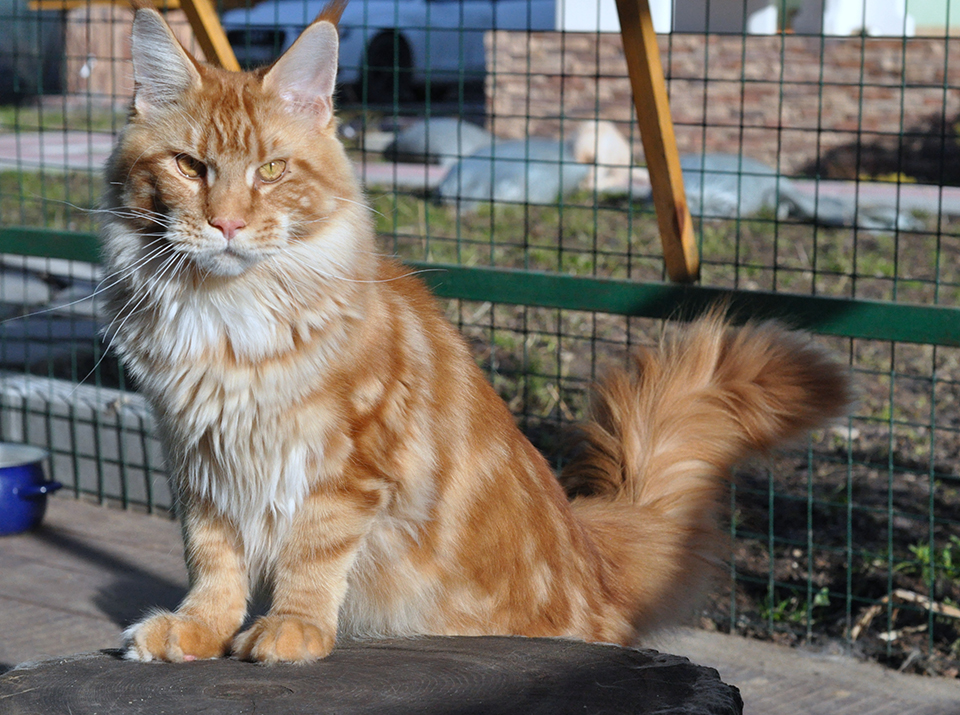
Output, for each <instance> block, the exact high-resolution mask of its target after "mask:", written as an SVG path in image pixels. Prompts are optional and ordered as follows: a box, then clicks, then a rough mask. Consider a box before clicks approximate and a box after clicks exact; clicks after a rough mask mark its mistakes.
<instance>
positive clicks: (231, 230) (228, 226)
mask: <svg viewBox="0 0 960 715" xmlns="http://www.w3.org/2000/svg"><path fill="white" fill-rule="evenodd" d="M209 223H210V225H211V226H214V227H215V228H219V229H220V232H221V233H222V234H223V237H224V238H225V239H227V240H228V241H230V240H232V239H233V238H234V237H235V236H236V235H237V233H239V232H240V229H241V228H243V227H244V226H246V225H247V222H246V221H244V220H243V219H242V218H212V219H210V221H209Z"/></svg>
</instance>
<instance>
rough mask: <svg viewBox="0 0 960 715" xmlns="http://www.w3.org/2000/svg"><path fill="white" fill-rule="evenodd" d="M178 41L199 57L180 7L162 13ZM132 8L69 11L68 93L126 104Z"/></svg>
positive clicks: (111, 6)
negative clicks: (164, 13) (164, 14)
mask: <svg viewBox="0 0 960 715" xmlns="http://www.w3.org/2000/svg"><path fill="white" fill-rule="evenodd" d="M166 18H167V22H169V23H170V27H171V28H172V29H173V31H174V33H175V34H176V35H177V37H178V38H179V39H180V41H181V42H182V43H183V44H184V45H185V46H186V47H187V48H188V49H190V51H191V52H192V53H193V54H194V56H196V57H199V58H200V59H203V51H202V50H200V48H199V47H198V46H197V43H196V41H195V40H194V37H193V31H192V30H191V29H190V25H189V23H188V22H187V18H186V16H185V15H184V14H183V12H182V11H181V10H171V11H169V12H167V13H166ZM132 25H133V10H132V9H130V8H128V7H124V6H123V5H119V4H118V5H114V4H95V5H86V6H84V7H79V8H76V9H73V10H70V11H69V12H68V13H67V22H66V41H65V53H66V70H65V72H66V77H65V81H64V84H65V85H66V91H67V93H68V94H83V95H88V96H91V97H93V98H94V99H99V100H103V101H105V102H114V103H117V104H120V105H123V104H126V103H127V102H128V101H129V100H130V97H131V96H132V95H133V66H132V65H131V64H130V28H131V27H132Z"/></svg>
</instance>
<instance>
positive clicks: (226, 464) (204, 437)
mask: <svg viewBox="0 0 960 715" xmlns="http://www.w3.org/2000/svg"><path fill="white" fill-rule="evenodd" d="M313 377H314V379H316V376H315V375H314V376H313ZM149 383H150V385H149V387H150V388H151V389H149V392H150V393H151V394H152V395H153V401H154V404H155V405H156V407H157V408H158V409H157V412H158V414H159V415H160V416H161V426H162V429H163V433H164V438H165V442H166V446H167V451H168V455H169V458H170V460H171V462H172V463H171V464H170V467H171V474H172V475H173V478H174V487H175V489H176V490H177V492H178V493H180V494H183V493H184V492H188V493H189V494H190V497H191V498H194V499H197V498H198V499H200V500H202V501H204V502H206V503H208V504H210V505H211V506H212V507H213V508H214V509H215V511H217V512H219V513H220V514H222V515H223V516H224V517H226V518H227V520H228V521H229V522H230V523H232V524H233V525H234V527H235V528H236V530H237V532H238V535H239V537H240V540H241V542H242V544H243V548H244V552H245V555H246V557H247V561H248V563H249V564H250V565H251V566H252V567H253V568H254V569H257V570H259V569H260V568H262V567H263V566H264V565H266V564H267V563H268V562H269V561H270V560H271V558H272V556H273V555H274V554H275V552H276V549H277V548H278V547H279V544H280V542H281V541H282V538H283V535H284V533H285V531H286V529H287V528H288V527H289V525H290V523H291V522H292V520H293V518H294V516H295V515H296V513H297V510H298V509H299V508H300V506H301V505H302V503H303V501H304V499H305V498H306V497H307V495H308V494H309V492H310V490H311V489H312V488H314V487H315V486H316V484H317V483H318V482H319V481H321V480H323V479H324V477H325V475H327V474H329V473H332V471H335V470H336V469H337V466H338V465H337V463H338V462H339V459H340V457H338V453H339V452H342V451H343V450H342V436H341V435H339V432H338V430H337V428H336V424H337V419H336V411H335V408H334V407H333V406H332V405H330V404H327V403H325V401H324V400H323V399H321V398H320V397H318V396H317V395H309V394H305V393H304V384H305V376H304V375H303V374H302V372H301V371H299V370H296V369H294V368H293V367H292V366H287V367H286V368H285V369H282V370H281V369H277V370H274V369H271V368H270V367H269V365H260V366H254V365H250V366H245V367H241V366H237V365H227V364H225V363H224V362H223V361H202V360H201V361H197V362H193V363H190V364H189V366H186V365H184V364H181V365H180V367H179V368H178V369H171V370H169V371H158V372H155V373H154V374H153V375H152V376H151V377H150V379H149ZM331 443H334V446H331ZM336 445H341V447H340V448H338V447H337V446H336Z"/></svg>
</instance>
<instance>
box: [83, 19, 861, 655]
mask: <svg viewBox="0 0 960 715" xmlns="http://www.w3.org/2000/svg"><path fill="white" fill-rule="evenodd" d="M341 7H342V4H340V3H335V4H334V5H333V6H332V7H331V9H330V10H328V11H327V12H326V14H324V15H321V17H320V18H319V19H318V20H317V22H315V23H314V24H313V25H312V26H311V27H310V28H308V30H307V31H305V33H304V36H302V37H301V39H300V40H298V42H297V44H296V45H294V47H293V48H292V49H291V50H290V51H289V52H288V53H287V54H286V55H285V56H284V57H283V58H281V59H280V60H279V61H278V62H277V63H275V64H274V65H273V66H272V67H270V68H266V69H263V70H260V71H257V72H252V73H236V74H233V73H228V72H224V71H222V70H218V69H215V68H212V67H209V66H206V65H203V64H201V63H198V62H196V61H195V60H193V59H192V58H191V57H189V55H187V53H186V52H185V51H184V50H183V49H182V48H181V47H180V45H179V44H178V43H177V42H176V40H175V39H174V38H173V36H172V34H170V32H169V30H168V29H167V27H166V25H165V24H164V22H163V20H162V19H161V17H160V16H159V15H158V14H157V13H156V12H155V11H154V10H152V9H149V8H140V9H139V10H138V11H137V14H136V19H135V22H134V35H133V56H134V65H135V76H136V86H137V90H136V98H135V101H134V104H133V108H132V111H131V116H130V120H129V123H128V125H127V127H126V128H125V129H124V131H123V134H122V136H121V138H120V140H119V142H118V145H117V148H116V150H115V152H114V154H113V156H112V158H111V161H110V164H109V167H108V173H107V177H108V187H107V191H106V194H105V206H104V208H105V211H106V214H107V219H106V220H105V223H104V227H103V231H102V235H103V245H104V255H105V258H106V262H107V265H108V266H109V268H110V271H111V276H112V277H111V279H110V282H111V297H110V306H111V311H112V314H113V315H112V322H111V325H110V329H109V332H110V334H111V339H112V340H113V341H114V344H115V345H116V346H117V348H118V349H119V350H120V352H121V353H122V355H123V358H124V360H125V362H126V364H127V366H128V367H129V369H130V371H131V372H132V374H133V375H134V376H135V378H136V379H137V381H138V382H139V384H140V386H141V389H142V390H143V391H144V393H145V394H147V395H148V396H149V398H150V400H151V401H152V404H153V406H154V409H155V412H156V415H157V417H158V420H159V424H160V431H161V434H162V437H163V441H164V444H165V447H166V450H167V455H168V463H169V467H170V472H171V478H172V483H173V485H174V488H175V492H176V494H177V498H178V506H179V512H180V517H181V519H182V522H183V533H184V540H185V552H186V559H187V564H188V568H189V572H190V591H189V593H188V595H187V597H186V598H185V600H184V602H183V603H182V604H181V605H180V607H179V608H178V609H177V611H176V612H175V613H170V612H155V613H153V614H151V615H149V616H148V617H147V618H145V619H144V620H142V621H141V622H139V623H137V624H135V625H133V626H131V627H130V628H129V629H128V630H127V631H126V633H125V641H126V648H127V654H128V657H130V658H132V659H135V660H153V659H161V660H171V661H182V660H192V659H196V658H211V657H218V656H222V655H225V654H228V653H230V652H233V653H235V654H237V655H238V656H240V657H243V658H248V659H252V660H259V661H266V662H274V661H307V660H311V659H314V658H318V657H323V656H325V655H326V654H327V653H329V652H330V650H331V649H332V648H333V646H334V643H335V641H336V639H337V638H338V636H339V637H348V636H373V635H414V634H521V635H530V636H565V637H572V638H582V639H587V640H594V641H607V642H616V643H631V642H634V641H635V639H636V638H637V637H638V636H640V635H642V634H643V633H644V632H647V631H649V630H651V629H653V628H656V627H658V626H661V625H663V624H666V623H669V622H672V621H675V620H677V619H678V618H681V617H683V616H684V615H685V610H686V609H685V606H686V605H689V604H690V603H692V602H693V601H694V600H695V598H696V596H697V595H698V594H700V593H701V592H702V591H703V588H704V582H705V580H706V574H707V572H708V571H709V569H708V568H705V567H706V566H708V565H709V564H710V563H712V562H715V561H716V560H717V559H718V558H720V557H721V556H722V553H720V551H721V549H720V548H719V546H718V545H719V544H721V543H722V540H721V539H720V538H718V536H717V533H716V527H715V512H716V510H717V503H718V496H719V495H720V494H721V493H722V490H723V485H724V481H725V479H726V478H727V475H728V473H729V471H730V468H731V467H732V465H733V464H735V463H736V462H737V461H739V460H740V459H742V458H744V457H745V456H747V455H749V454H751V453H754V452H758V451H761V452H762V451H766V450H769V449H772V448H774V447H776V446H777V445H778V444H779V443H780V442H781V441H783V440H785V439H792V438H796V437H798V436H801V435H802V434H803V433H804V432H805V431H806V430H808V429H811V428H813V427H816V426H817V425H820V424H822V423H823V422H824V421H826V420H828V419H830V418H832V417H835V416H837V415H839V414H841V413H842V412H843V410H844V408H845V405H846V401H847V382H846V376H845V373H844V371H843V370H842V369H841V368H840V367H838V366H836V365H834V364H833V363H832V362H830V361H829V360H828V359H827V358H825V357H824V356H823V355H822V354H821V353H820V352H819V351H818V350H817V349H816V348H815V347H813V346H811V345H810V344H808V343H807V342H806V341H804V340H803V339H802V338H800V337H797V336H795V335H792V334H789V333H787V332H785V331H783V330H781V329H779V328H776V327H775V326H771V325H760V326H753V327H748V328H746V329H743V330H740V331H733V330H731V329H730V328H729V327H728V326H727V325H725V324H724V322H723V320H721V319H720V318H719V317H716V316H714V317H711V318H708V319H706V320H704V321H701V322H699V323H697V324H695V325H694V326H692V327H691V328H689V329H687V330H685V331H682V332H681V333H680V334H679V335H678V337H676V338H674V339H673V340H672V341H669V342H667V343H665V345H664V346H663V348H662V349H661V350H660V351H652V352H649V353H645V354H643V355H641V356H639V357H638V359H637V363H636V369H635V370H634V371H632V372H626V373H623V374H618V375H612V376H610V377H609V378H608V379H607V380H606V382H604V383H603V384H602V385H601V386H600V388H599V390H598V399H597V402H596V409H595V419H594V421H593V422H592V423H591V424H589V425H587V426H585V427H584V431H583V441H582V444H581V445H580V448H579V451H578V456H577V458H576V459H575V460H574V462H573V463H572V464H571V466H570V467H569V468H568V470H567V471H566V472H565V474H564V475H563V478H564V479H565V480H566V482H567V484H568V486H569V488H570V490H571V491H573V492H575V493H577V494H579V495H580V496H578V497H577V498H575V499H574V500H573V501H572V502H571V501H570V500H568V498H567V496H566V493H565V492H564V489H563V488H562V487H561V484H560V482H559V481H558V480H557V478H556V477H555V475H554V474H553V473H552V471H551V470H550V468H549V466H548V465H547V463H546V462H545V460H544V459H543V457H542V456H541V455H540V454H538V453H537V452H536V450H535V449H534V448H533V447H532V446H531V445H530V443H529V442H528V441H527V440H526V439H525V438H524V437H523V435H522V434H521V433H520V432H519V430H518V429H517V427H516V425H515V424H514V421H513V419H512V417H511V415H510V413H509V412H508V410H507V408H506V407H505V405H504V404H503V403H502V401H501V400H500V399H499V398H498V397H497V395H496V394H495V392H494V391H493V389H492V388H491V387H490V385H489V384H488V383H487V381H486V380H485V378H484V376H483V375H482V373H481V372H480V370H479V369H478V368H477V367H476V365H475V363H474V361H473V359H472V358H471V355H470V353H469V351H468V349H467V347H466V345H465V343H464V342H463V340H462V339H461V338H460V337H459V335H458V334H457V332H456V331H455V330H454V329H453V328H452V327H451V326H450V325H449V324H448V323H447V322H446V321H445V319H444V318H443V316H442V315H441V313H440V311H439V310H438V308H437V307H436V305H435V303H434V301H433V299H432V297H431V296H430V295H429V294H428V292H427V291H426V290H425V288H424V287H423V286H422V285H421V284H420V282H419V281H417V280H416V279H415V278H413V277H411V276H408V275H406V274H405V271H404V269H403V268H402V267H401V266H399V265H398V264H395V263H394V262H392V261H390V260H386V259H383V258H381V257H378V256H377V255H376V254H375V251H374V235H373V229H372V224H371V221H370V216H369V212H368V210H367V209H366V208H365V207H364V200H363V195H362V193H361V191H360V189H359V186H358V183H357V180H356V177H355V176H354V173H353V170H352V168H351V165H350V163H349V161H348V160H347V157H346V155H345V153H344V150H343V148H342V146H341V145H340V144H339V142H338V140H337V138H336V131H335V128H336V123H335V118H334V116H333V109H332V108H333V104H332V101H333V100H332V92H333V77H335V75H336V51H337V47H336V32H335V28H334V23H335V20H336V17H337V16H338V12H339V10H338V9H339V8H341ZM263 167H267V168H268V169H269V171H265V173H264V172H262V171H261V170H262V169H263ZM278 167H282V168H283V171H282V172H280V171H279V169H278ZM271 172H272V173H271ZM278 173H279V174H281V175H280V177H279V178H275V176H276V175H277V174H278ZM265 176H266V177H267V178H264V177H265ZM259 581H263V582H265V583H266V584H267V586H268V588H269V591H270V594H271V596H272V605H271V608H270V611H269V613H267V615H265V616H263V617H262V618H260V619H258V620H257V621H255V622H254V623H253V625H252V626H251V627H250V628H249V629H248V630H246V631H244V632H239V629H240V627H241V624H242V623H243V621H244V619H245V616H246V612H247V602H248V599H249V595H250V593H251V590H252V589H253V588H254V587H255V586H256V584H257V582H259Z"/></svg>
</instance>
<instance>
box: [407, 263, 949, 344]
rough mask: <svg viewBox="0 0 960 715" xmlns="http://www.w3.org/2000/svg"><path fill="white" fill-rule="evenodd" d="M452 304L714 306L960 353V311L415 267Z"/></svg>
mask: <svg viewBox="0 0 960 715" xmlns="http://www.w3.org/2000/svg"><path fill="white" fill-rule="evenodd" d="M411 266H412V267H415V268H417V269H420V270H423V271H425V272H424V273H422V274H421V277H422V278H423V279H424V280H425V281H426V282H427V283H428V284H429V285H430V287H431V288H432V289H433V290H434V292H435V293H436V294H437V295H439V296H442V297H445V298H461V299H464V300H473V301H491V302H494V303H507V304H518V305H531V306H540V307H545V308H563V309H567V310H583V311H590V312H599V313H613V314H616V315H631V316H639V317H646V318H676V319H689V318H691V317H693V316H695V315H697V314H699V313H702V312H703V311H704V310H707V309H708V308H710V307H711V306H713V305H716V304H718V303H722V304H725V305H729V307H730V310H731V311H732V313H733V315H734V316H738V317H740V318H742V319H743V318H747V317H752V318H778V319H781V320H783V321H784V322H786V323H788V324H790V325H792V326H794V327H796V328H803V329H806V330H813V331H815V332H818V333H823V334H825V335H838V336H843V337H852V338H865V339H871V340H891V341H895V342H906V343H924V344H933V345H947V346H953V347H960V308H956V307H950V306H942V305H914V304H908V303H891V302H883V301H870V300H860V299H845V298H829V297H823V296H810V295H796V294H789V293H771V292H764V291H734V290H727V289H722V288H705V287H702V286H683V285H677V284H669V283H640V282H632V281H620V280H612V279H604V278H585V277H580V276H568V275H558V274H554V273H541V272H536V271H519V270H510V269H502V268H500V269H497V268H477V267H463V266H446V265H442V266H441V265H437V264H431V263H412V264H411Z"/></svg>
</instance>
